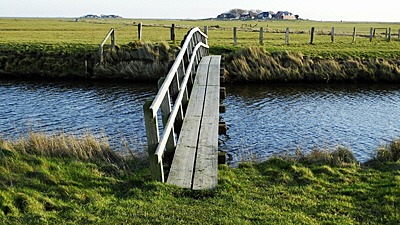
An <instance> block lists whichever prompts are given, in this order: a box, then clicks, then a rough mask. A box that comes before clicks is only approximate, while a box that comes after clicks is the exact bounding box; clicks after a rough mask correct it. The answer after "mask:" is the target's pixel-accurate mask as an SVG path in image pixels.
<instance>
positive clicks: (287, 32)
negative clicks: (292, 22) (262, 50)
mask: <svg viewBox="0 0 400 225" xmlns="http://www.w3.org/2000/svg"><path fill="white" fill-rule="evenodd" d="M285 43H286V44H287V45H288V44H289V27H287V28H286V38H285Z"/></svg>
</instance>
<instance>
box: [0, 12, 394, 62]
mask: <svg viewBox="0 0 400 225" xmlns="http://www.w3.org/2000/svg"><path fill="white" fill-rule="evenodd" d="M140 22H141V23H142V24H143V35H142V40H143V41H145V42H152V43H159V42H163V41H168V43H170V44H171V45H172V44H174V43H173V42H171V41H170V29H169V27H170V26H171V24H175V26H176V28H177V29H176V35H175V37H176V42H175V44H179V43H180V42H181V41H182V39H183V38H184V35H185V34H186V33H187V31H188V30H189V29H191V28H193V27H200V28H203V27H204V26H208V27H210V28H209V45H210V46H211V47H212V49H211V50H213V47H214V49H215V51H217V49H218V46H219V48H226V49H228V50H230V49H233V50H234V49H238V48H241V47H249V46H259V29H260V27H263V28H264V32H265V34H264V47H265V48H266V50H268V51H294V52H298V51H301V52H302V53H303V54H305V55H312V56H316V55H320V56H323V57H327V56H341V55H348V56H355V57H357V56H364V57H381V58H393V57H396V56H398V54H399V47H400V41H399V37H398V31H399V30H400V23H367V22H365V23H356V22H318V21H308V20H296V21H278V20H270V21H253V20H252V21H238V20H236V21H218V20H141V19H80V20H79V22H74V20H73V19H72V18H60V19H40V18H36V19H34V18H0V27H1V29H0V44H7V43H19V44H23V43H25V44H27V43H30V44H34V43H46V44H52V45H55V46H57V45H60V44H73V45H92V46H98V45H99V44H100V43H101V41H102V40H103V38H104V37H105V35H106V34H107V33H108V31H109V30H110V29H111V28H115V29H116V41H117V44H119V45H126V44H128V43H130V42H133V41H136V40H137V37H138V36H137V24H138V23H140ZM233 27H237V28H238V44H237V46H233ZM288 27H289V28H290V35H289V45H287V44H286V43H285V30H286V28H288ZM311 27H315V34H316V36H315V40H314V44H313V45H311V44H310V30H311ZM332 27H335V35H336V37H335V42H334V43H331V36H330V32H331V29H332ZM354 27H356V28H357V35H358V36H357V37H356V42H355V43H353V42H352V40H353V38H352V34H353V28H354ZM371 27H373V28H391V29H392V41H391V42H388V41H387V38H385V35H384V34H383V33H382V32H383V31H382V30H379V32H377V37H376V38H375V39H374V41H373V42H372V43H371V42H370V40H369V32H370V28H371Z"/></svg>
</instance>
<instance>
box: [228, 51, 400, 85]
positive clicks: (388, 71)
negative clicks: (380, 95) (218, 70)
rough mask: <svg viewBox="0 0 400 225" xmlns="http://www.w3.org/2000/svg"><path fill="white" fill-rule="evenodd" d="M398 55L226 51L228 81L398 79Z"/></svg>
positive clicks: (375, 80)
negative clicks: (323, 56) (314, 54)
mask: <svg viewBox="0 0 400 225" xmlns="http://www.w3.org/2000/svg"><path fill="white" fill-rule="evenodd" d="M399 62H400V61H399V60H398V59H373V58H320V57H309V56H306V55H303V54H302V53H301V52H297V53H296V52H267V51H266V50H265V49H264V48H261V47H258V48H253V47H249V48H243V49H239V50H238V51H235V52H232V53H230V54H225V69H226V74H225V77H226V80H227V81H230V82H265V83H271V82H281V83H282V82H320V83H322V82H323V83H332V82H347V83H358V82H388V83H393V82H400V63H399Z"/></svg>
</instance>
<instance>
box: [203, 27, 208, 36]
mask: <svg viewBox="0 0 400 225" xmlns="http://www.w3.org/2000/svg"><path fill="white" fill-rule="evenodd" d="M204 33H205V34H207V35H208V26H204Z"/></svg>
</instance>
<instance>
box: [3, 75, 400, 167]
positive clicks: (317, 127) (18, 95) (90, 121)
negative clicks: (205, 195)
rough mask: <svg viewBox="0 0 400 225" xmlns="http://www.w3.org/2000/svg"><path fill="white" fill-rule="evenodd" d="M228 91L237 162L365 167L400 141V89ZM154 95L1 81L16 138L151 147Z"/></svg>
mask: <svg viewBox="0 0 400 225" xmlns="http://www.w3.org/2000/svg"><path fill="white" fill-rule="evenodd" d="M226 88H227V99H225V100H224V101H223V104H225V105H226V106H227V112H226V113H225V114H222V118H223V120H224V121H226V122H227V124H228V127H229V130H228V132H227V133H228V135H226V136H220V142H221V145H220V149H221V150H225V151H227V152H228V153H229V155H230V156H231V157H232V160H233V162H235V161H238V160H240V159H246V158H248V157H255V158H257V159H263V158H266V157H268V156H270V155H272V154H275V153H282V152H287V151H293V150H294V149H296V148H301V149H304V150H310V149H312V148H314V147H316V146H318V147H320V148H330V149H331V148H334V147H335V146H337V145H341V146H345V147H348V148H350V149H352V150H353V152H354V153H355V155H356V157H357V158H358V159H359V160H360V161H365V160H366V159H368V158H370V153H371V152H372V151H373V150H374V149H376V148H377V147H379V145H381V144H384V143H386V142H387V141H389V140H391V139H394V138H397V137H399V136H400V120H399V119H398V115H399V109H400V106H399V102H400V88H399V87H397V86H394V85H393V86H391V85H389V86H388V85H385V86H371V85H344V86H343V85H342V86H339V85H307V86H304V85H302V86H299V85H294V86H287V85H284V86H283V85H235V86H227V87H226ZM155 94H156V89H155V86H154V85H148V84H134V83H93V82H90V83H82V82H80V83H78V82H33V81H5V80H0V132H1V134H2V136H3V137H15V136H18V135H20V134H25V133H26V132H27V130H29V129H30V128H32V129H34V130H40V131H59V130H64V131H66V132H72V133H82V132H83V131H84V130H85V129H90V130H92V131H93V132H95V133H96V132H100V131H101V130H105V132H106V133H107V134H108V135H109V136H111V137H119V136H121V135H122V136H124V137H127V138H130V139H132V140H134V142H135V143H139V144H141V143H143V144H145V143H146V138H145V130H144V121H143V113H142V107H143V103H144V101H145V100H146V99H148V98H150V97H153V96H154V95H155ZM140 148H142V147H141V146H140Z"/></svg>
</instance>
